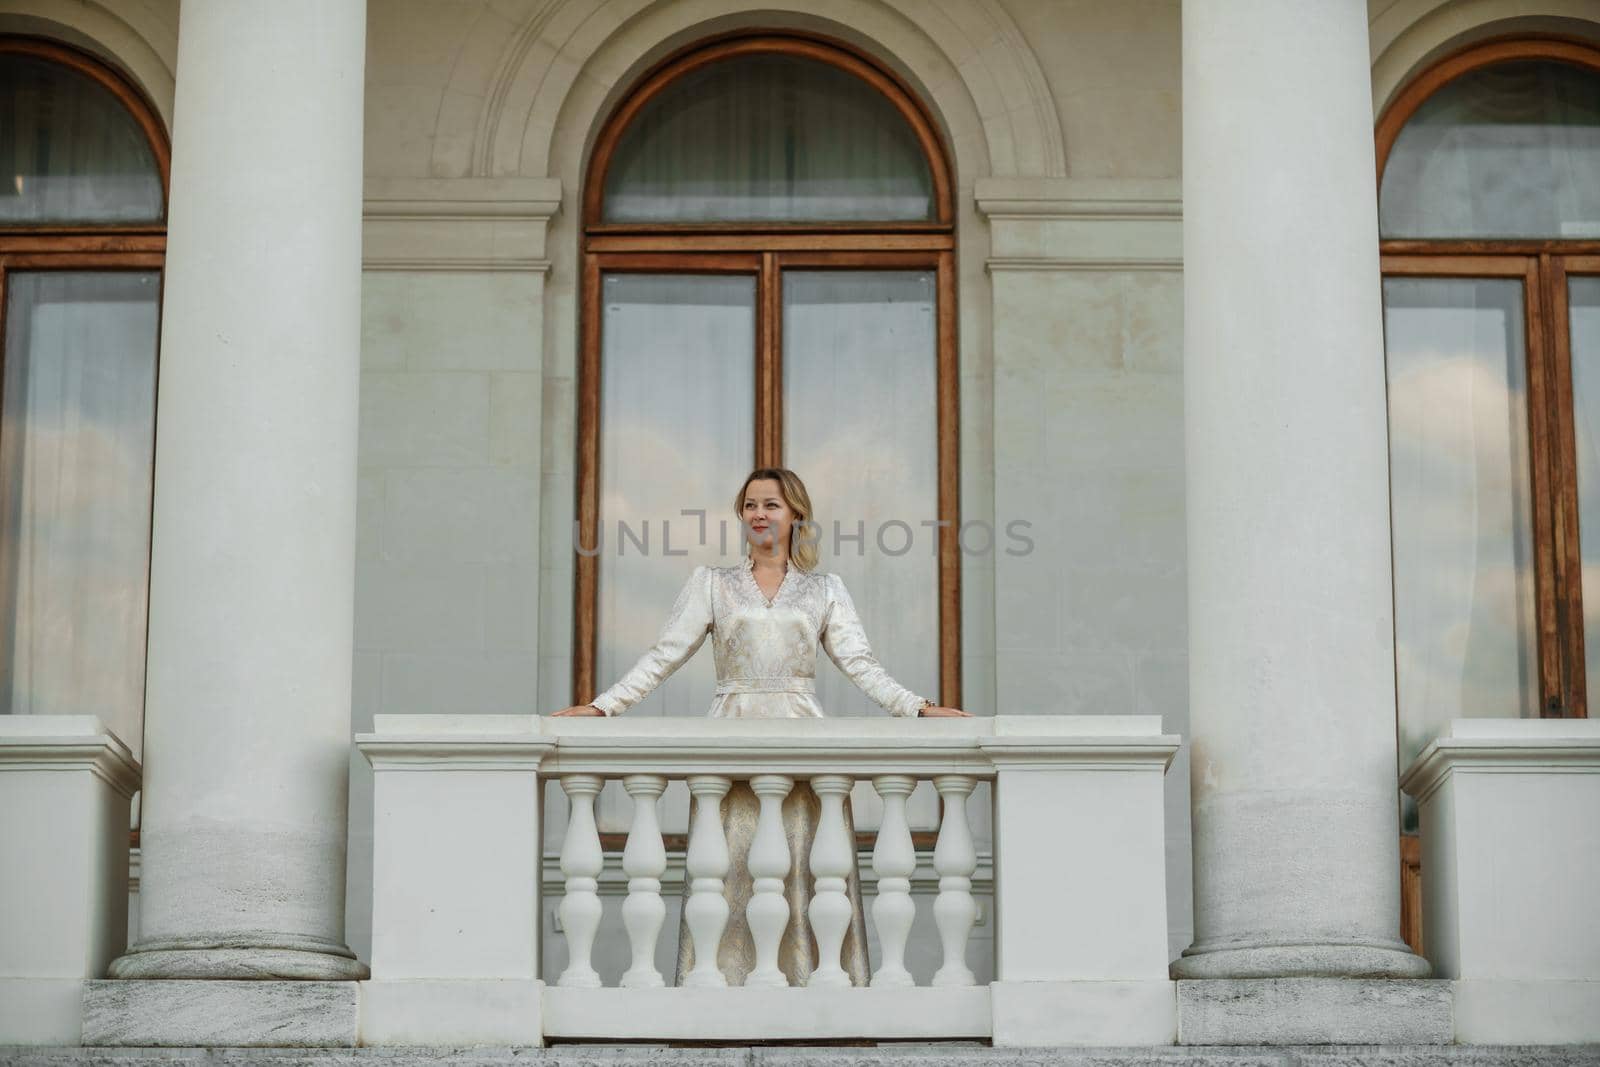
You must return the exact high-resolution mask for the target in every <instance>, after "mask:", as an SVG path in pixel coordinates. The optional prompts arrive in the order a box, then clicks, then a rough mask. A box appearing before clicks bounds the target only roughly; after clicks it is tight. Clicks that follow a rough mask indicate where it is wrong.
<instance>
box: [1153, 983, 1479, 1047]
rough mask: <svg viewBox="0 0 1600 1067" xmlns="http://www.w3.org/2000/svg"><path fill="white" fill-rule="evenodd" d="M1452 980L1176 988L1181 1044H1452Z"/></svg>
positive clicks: (1257, 984)
mask: <svg viewBox="0 0 1600 1067" xmlns="http://www.w3.org/2000/svg"><path fill="white" fill-rule="evenodd" d="M1451 1010H1452V1009H1451V992H1450V983H1449V982H1448V981H1442V980H1417V979H1371V978H1231V979H1229V978H1223V979H1213V980H1210V981H1182V982H1179V983H1178V1044H1180V1045H1448V1044H1450V1043H1451V1042H1452V1041H1453V1040H1454V1038H1455V1029H1454V1024H1453V1021H1452V1018H1451Z"/></svg>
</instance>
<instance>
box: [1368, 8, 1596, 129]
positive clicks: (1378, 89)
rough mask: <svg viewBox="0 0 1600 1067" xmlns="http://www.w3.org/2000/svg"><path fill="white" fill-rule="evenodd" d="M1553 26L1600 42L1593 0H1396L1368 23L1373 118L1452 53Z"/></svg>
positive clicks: (1554, 29)
mask: <svg viewBox="0 0 1600 1067" xmlns="http://www.w3.org/2000/svg"><path fill="white" fill-rule="evenodd" d="M1374 6H1376V5H1374ZM1584 29H1587V31H1588V32H1587V33H1583V32H1582V31H1583V30H1584ZM1552 31H1558V32H1562V33H1573V32H1578V33H1580V34H1581V35H1583V36H1586V37H1588V38H1589V39H1590V40H1593V41H1600V19H1597V18H1596V17H1595V8H1594V3H1593V0H1395V2H1393V3H1391V4H1389V5H1388V6H1387V7H1385V8H1384V9H1383V10H1381V11H1378V12H1377V13H1376V14H1375V15H1374V16H1373V18H1372V20H1371V22H1370V23H1369V24H1368V37H1369V39H1370V41H1371V51H1372V114H1373V118H1374V120H1376V119H1377V117H1378V116H1380V115H1382V114H1383V109H1384V108H1386V107H1388V106H1389V102H1390V101H1391V100H1393V99H1394V96H1395V94H1396V93H1397V92H1399V91H1400V88H1401V86H1403V85H1405V83H1406V82H1408V81H1410V80H1411V78H1412V77H1413V76H1414V75H1415V74H1417V73H1418V72H1419V71H1420V70H1421V69H1422V68H1423V67H1424V66H1426V65H1428V64H1429V63H1431V62H1432V61H1434V60H1435V59H1438V58H1440V57H1442V56H1443V55H1445V54H1446V53H1447V52H1450V51H1453V50H1455V49H1456V48H1458V47H1461V46H1463V45H1466V44H1470V43H1472V42H1473V41H1477V40H1485V39H1487V38H1489V37H1495V36H1500V35H1503V34H1506V33H1513V32H1516V33H1522V32H1543V33H1549V32H1552Z"/></svg>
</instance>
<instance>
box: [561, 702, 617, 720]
mask: <svg viewBox="0 0 1600 1067" xmlns="http://www.w3.org/2000/svg"><path fill="white" fill-rule="evenodd" d="M562 715H573V716H578V715H599V716H601V717H602V718H603V717H604V716H605V712H603V711H601V710H600V709H599V708H597V707H595V706H594V705H593V704H574V705H573V706H572V707H570V708H562V709H561V710H560V711H555V712H551V716H552V717H559V716H562Z"/></svg>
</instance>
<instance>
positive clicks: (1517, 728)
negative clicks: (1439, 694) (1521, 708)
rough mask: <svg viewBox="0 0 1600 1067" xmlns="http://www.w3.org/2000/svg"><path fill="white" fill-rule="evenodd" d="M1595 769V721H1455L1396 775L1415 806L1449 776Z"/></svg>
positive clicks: (1598, 730)
mask: <svg viewBox="0 0 1600 1067" xmlns="http://www.w3.org/2000/svg"><path fill="white" fill-rule="evenodd" d="M1596 770H1600V719H1525V720H1524V719H1514V720H1507V719H1483V720H1476V721H1475V720H1472V719H1457V720H1455V721H1454V722H1452V723H1451V724H1450V725H1449V727H1448V729H1447V730H1446V732H1445V733H1444V734H1443V735H1442V736H1441V737H1439V738H1437V739H1435V740H1434V741H1432V742H1430V743H1429V745H1428V747H1427V748H1425V749H1423V750H1422V754H1421V755H1420V756H1418V757H1417V758H1416V759H1415V760H1413V761H1412V763H1411V766H1410V767H1408V768H1406V772H1405V773H1404V774H1403V775H1401V776H1400V788H1401V789H1403V790H1404V791H1405V792H1407V793H1409V794H1410V795H1411V796H1412V797H1415V798H1416V800H1417V801H1418V802H1419V803H1420V802H1422V801H1424V800H1426V799H1428V797H1430V796H1432V795H1433V793H1434V791H1435V790H1437V789H1438V788H1439V787H1440V786H1441V785H1443V784H1444V783H1445V782H1446V781H1447V780H1448V779H1449V777H1450V775H1451V774H1452V773H1455V772H1457V771H1460V772H1462V773H1474V774H1478V773H1489V774H1495V773H1517V772H1527V771H1538V772H1541V773H1546V774H1552V773H1554V774H1560V773H1564V772H1569V771H1589V772H1593V771H1596Z"/></svg>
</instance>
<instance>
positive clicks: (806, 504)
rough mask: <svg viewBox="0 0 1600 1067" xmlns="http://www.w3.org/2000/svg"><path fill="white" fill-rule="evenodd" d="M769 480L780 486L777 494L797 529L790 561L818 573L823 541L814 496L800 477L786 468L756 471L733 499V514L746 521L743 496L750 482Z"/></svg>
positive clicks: (791, 540) (792, 537)
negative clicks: (819, 546)
mask: <svg viewBox="0 0 1600 1067" xmlns="http://www.w3.org/2000/svg"><path fill="white" fill-rule="evenodd" d="M764 478H770V479H771V480H772V481H775V482H777V483H778V491H779V492H780V493H781V494H783V502H784V503H785V504H788V505H789V510H790V511H792V512H794V525H792V526H790V527H789V558H790V559H791V560H793V561H794V565H795V566H797V567H799V568H800V569H801V570H803V571H811V570H815V569H816V566H817V560H818V557H819V553H818V551H817V542H818V540H820V538H819V536H818V534H817V531H816V530H815V529H814V528H813V526H814V524H813V523H812V518H813V513H812V511H811V494H810V493H808V492H806V483H804V482H802V481H801V480H800V476H799V475H798V474H796V473H795V472H794V471H792V470H790V469H789V468H787V467H757V468H756V469H755V470H753V471H751V472H750V474H749V476H748V477H746V478H745V480H744V484H743V485H741V486H739V495H738V496H736V497H734V498H733V513H734V515H736V516H737V517H738V518H739V521H740V522H743V521H744V495H745V493H746V492H747V491H748V490H749V488H750V483H751V482H756V481H761V480H762V479H764ZM749 544H750V542H749V540H748V539H746V540H745V546H746V548H745V551H746V552H749Z"/></svg>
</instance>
